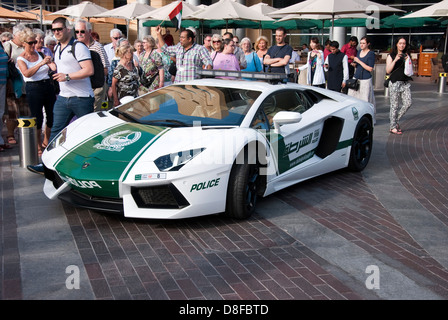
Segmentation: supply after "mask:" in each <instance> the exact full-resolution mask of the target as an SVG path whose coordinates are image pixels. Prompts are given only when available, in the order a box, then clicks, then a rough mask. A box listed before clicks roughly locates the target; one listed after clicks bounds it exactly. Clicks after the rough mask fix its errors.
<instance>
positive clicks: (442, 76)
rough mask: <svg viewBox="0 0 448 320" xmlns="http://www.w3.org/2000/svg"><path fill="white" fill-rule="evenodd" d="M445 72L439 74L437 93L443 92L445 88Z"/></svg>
mask: <svg viewBox="0 0 448 320" xmlns="http://www.w3.org/2000/svg"><path fill="white" fill-rule="evenodd" d="M446 75H447V74H446V73H440V74H439V93H445V89H446Z"/></svg>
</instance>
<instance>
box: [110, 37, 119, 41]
mask: <svg viewBox="0 0 448 320" xmlns="http://www.w3.org/2000/svg"><path fill="white" fill-rule="evenodd" d="M112 38H114V39H115V40H120V39H121V37H112Z"/></svg>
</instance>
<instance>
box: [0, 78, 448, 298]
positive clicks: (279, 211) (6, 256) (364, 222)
mask: <svg viewBox="0 0 448 320" xmlns="http://www.w3.org/2000/svg"><path fill="white" fill-rule="evenodd" d="M416 82H417V83H416V86H415V93H414V94H413V99H414V105H413V108H412V109H411V110H410V111H409V113H408V114H407V115H406V117H405V119H404V121H403V122H402V127H403V130H404V131H405V134H404V135H403V136H392V135H389V134H388V132H387V126H388V123H387V117H388V109H387V107H388V105H387V99H385V98H384V97H383V96H382V93H381V92H380V93H377V103H378V105H377V112H378V121H377V126H376V128H375V145H374V149H373V155H372V159H371V163H369V166H368V167H367V169H366V170H365V171H363V172H362V173H352V172H348V171H346V170H340V171H337V172H334V173H330V174H326V175H324V176H321V177H317V178H315V179H312V180H309V181H306V182H304V183H301V184H299V185H296V186H293V187H290V188H287V189H286V190H284V191H282V192H279V193H278V194H275V195H272V196H270V197H268V198H266V199H263V200H261V201H260V203H259V206H258V207H257V213H256V214H255V215H254V217H252V218H251V219H249V220H247V221H233V220H229V219H225V218H222V217H220V216H217V215H215V216H207V217H201V218H193V219H186V220H180V221H161V220H160V221H159V220H157V221H152V220H149V221H148V220H137V219H135V220H134V219H123V218H120V217H118V216H109V215H104V214H99V213H97V212H92V211H89V210H85V209H76V208H73V207H71V206H68V205H62V204H61V203H60V202H59V201H50V200H48V199H46V198H45V197H44V195H43V193H42V183H43V179H42V177H41V176H38V175H35V174H31V173H29V172H28V171H27V170H26V169H23V168H20V167H19V160H18V150H17V149H18V148H17V147H16V148H15V149H14V150H13V151H8V152H5V153H2V154H1V156H0V157H1V158H0V168H1V171H0V175H1V184H0V193H1V196H2V197H1V199H2V200H1V203H0V205H1V206H0V208H1V216H0V226H1V229H0V239H1V247H0V253H1V257H2V260H1V265H0V268H1V269H0V271H1V275H2V278H1V281H0V297H1V299H4V300H19V299H30V300H37V299H45V300H46V299H86V300H109V299H115V300H124V299H133V300H137V299H152V300H184V299H185V300H364V299H366V300H377V299H429V300H433V299H434V300H435V299H447V298H448V261H447V259H448V254H447V253H448V249H447V248H448V240H447V239H448V232H447V230H448V229H447V228H448V225H447V222H448V199H447V198H448V193H447V190H448V188H447V187H448V186H447V180H446V178H445V177H446V175H447V171H448V151H447V141H448V130H447V123H448V119H447V118H448V112H446V110H447V108H448V105H446V103H445V100H446V95H437V94H434V93H433V92H432V91H434V92H436V89H435V88H434V85H431V84H427V83H426V82H424V79H421V80H420V81H418V79H417V81H416ZM68 266H75V267H77V268H79V272H80V279H81V280H80V289H78V290H68V289H67V287H66V280H67V278H68V277H69V275H70V273H69V272H67V269H66V268H67V267H68ZM369 266H376V267H378V270H379V272H380V273H379V274H380V279H381V282H380V284H381V286H380V288H379V289H373V290H370V289H368V288H367V287H366V280H367V278H368V276H369V273H368V272H366V271H367V268H368V267H369Z"/></svg>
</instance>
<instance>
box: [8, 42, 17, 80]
mask: <svg viewBox="0 0 448 320" xmlns="http://www.w3.org/2000/svg"><path fill="white" fill-rule="evenodd" d="M11 52H12V46H11V47H9V58H10V59H9V60H8V79H11V80H14V79H17V78H19V77H20V73H19V69H17V68H16V64H15V62H14V60H12V59H11Z"/></svg>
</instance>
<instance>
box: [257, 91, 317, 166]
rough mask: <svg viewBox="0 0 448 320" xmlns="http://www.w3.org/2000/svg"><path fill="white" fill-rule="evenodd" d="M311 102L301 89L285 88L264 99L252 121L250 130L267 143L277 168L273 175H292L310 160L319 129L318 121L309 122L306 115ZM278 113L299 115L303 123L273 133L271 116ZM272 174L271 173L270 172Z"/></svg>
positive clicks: (288, 125) (291, 124) (287, 126)
mask: <svg viewBox="0 0 448 320" xmlns="http://www.w3.org/2000/svg"><path fill="white" fill-rule="evenodd" d="M312 106H313V101H312V100H311V99H310V98H309V97H308V96H307V95H306V93H304V92H303V91H300V90H294V89H285V90H281V91H277V92H275V93H273V94H271V95H269V96H267V97H266V98H265V100H264V101H263V102H262V103H261V104H260V107H259V110H258V112H257V114H256V115H255V118H254V120H253V122H252V128H254V129H257V130H259V131H260V132H262V133H263V134H264V135H265V137H266V139H267V140H268V141H269V144H270V147H271V156H272V157H273V159H272V160H274V161H273V162H272V163H271V164H273V165H275V166H276V170H275V171H276V173H275V175H283V174H286V173H288V174H289V173H292V171H294V170H296V169H299V168H300V166H303V165H306V162H307V161H309V160H310V159H312V158H313V156H314V151H315V149H316V147H317V145H318V143H319V137H320V132H321V130H322V122H321V121H312V120H311V121H310V119H311V117H310V116H309V115H308V114H307V113H308V112H309V111H311V110H310V109H311V108H312ZM280 111H292V112H299V113H301V114H302V120H301V121H300V122H296V123H290V124H285V125H282V126H281V128H280V132H278V133H277V132H275V130H274V123H273V117H274V116H275V114H277V113H278V112H280ZM271 173H272V170H271Z"/></svg>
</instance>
